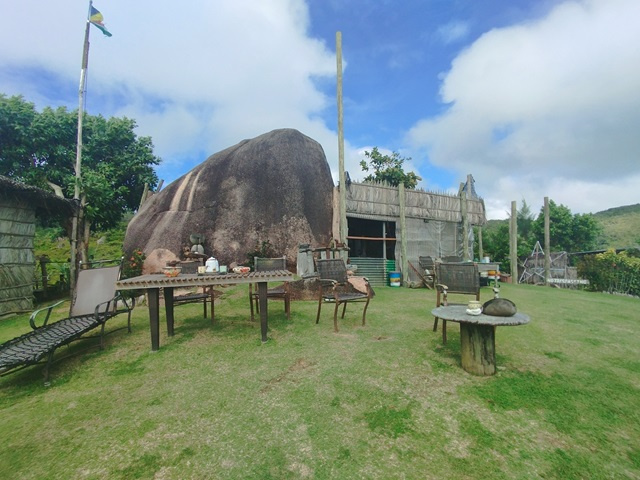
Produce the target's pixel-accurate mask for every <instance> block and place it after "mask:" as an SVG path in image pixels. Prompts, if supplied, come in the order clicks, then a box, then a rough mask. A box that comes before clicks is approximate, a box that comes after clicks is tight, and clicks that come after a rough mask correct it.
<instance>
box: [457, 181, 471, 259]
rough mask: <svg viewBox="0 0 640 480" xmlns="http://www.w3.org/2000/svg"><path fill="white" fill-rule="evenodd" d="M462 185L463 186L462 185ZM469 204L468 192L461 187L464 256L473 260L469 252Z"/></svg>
mask: <svg viewBox="0 0 640 480" xmlns="http://www.w3.org/2000/svg"><path fill="white" fill-rule="evenodd" d="M461 187H462V186H461ZM468 210H469V206H468V205H467V192H465V191H464V189H463V188H460V214H461V216H462V256H463V257H464V260H465V261H467V260H473V259H472V258H471V254H470V253H469V212H468Z"/></svg>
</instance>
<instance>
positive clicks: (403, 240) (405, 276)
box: [398, 183, 409, 286]
mask: <svg viewBox="0 0 640 480" xmlns="http://www.w3.org/2000/svg"><path fill="white" fill-rule="evenodd" d="M398 197H399V200H400V232H401V233H400V256H401V257H402V258H401V259H400V260H401V264H400V269H401V270H402V284H403V285H405V286H408V285H409V261H408V260H407V217H406V198H405V188H404V183H400V185H398Z"/></svg>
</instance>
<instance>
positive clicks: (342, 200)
mask: <svg viewBox="0 0 640 480" xmlns="http://www.w3.org/2000/svg"><path fill="white" fill-rule="evenodd" d="M336 64H337V70H338V82H337V83H338V86H337V97H338V170H339V172H338V175H339V181H340V190H339V193H340V197H339V208H340V232H339V235H340V241H341V242H344V243H345V245H346V244H347V236H348V235H349V232H348V224H347V180H346V175H345V171H344V121H343V111H342V32H336Z"/></svg>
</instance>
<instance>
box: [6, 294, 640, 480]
mask: <svg viewBox="0 0 640 480" xmlns="http://www.w3.org/2000/svg"><path fill="white" fill-rule="evenodd" d="M223 292H224V293H223V295H222V298H221V299H220V300H219V301H217V305H216V315H217V316H216V322H215V324H214V325H211V322H210V320H209V319H206V320H205V319H203V318H202V306H201V305H198V304H189V305H183V306H179V307H177V309H176V333H175V336H173V337H171V338H168V337H167V336H166V327H164V325H161V327H162V328H161V337H160V342H161V348H160V350H159V351H157V352H151V347H150V345H151V343H150V334H149V323H148V315H147V310H146V307H139V308H136V310H135V311H134V320H133V333H132V334H127V333H126V331H120V332H117V333H115V334H114V335H110V336H109V337H107V346H106V349H105V350H103V351H97V350H92V351H89V352H86V353H84V354H81V355H77V356H74V357H71V358H69V359H66V360H63V361H61V362H59V363H57V364H55V365H54V367H53V368H52V371H51V375H52V385H51V386H50V387H44V386H43V382H42V374H41V372H42V368H41V366H36V367H32V368H28V369H26V370H23V371H22V372H18V373H16V374H13V375H9V376H6V377H3V378H0V410H1V416H0V438H2V442H1V444H0V472H2V477H3V478H11V479H57V478H61V479H71V478H73V479H130V478H142V479H147V478H149V479H151V478H155V479H254V478H255V479H288V478H291V479H298V478H313V479H352V478H353V479H360V478H366V479H395V478H402V479H414V478H415V479H431V478H434V479H476V478H483V479H484V478H486V479H530V478H545V479H550V478H551V479H572V478H585V479H599V478H603V479H604V478H607V479H609V478H625V479H626V478H640V355H639V354H640V301H639V300H638V299H634V298H626V297H619V296H610V295H605V294H598V293H589V292H581V291H569V290H558V289H551V288H545V287H535V286H524V285H523V286H511V285H503V288H502V292H501V296H502V297H505V298H509V299H511V300H513V301H514V302H515V303H516V305H517V306H518V308H519V310H520V311H522V312H525V313H528V314H529V315H530V316H531V318H532V321H531V323H530V324H528V325H524V326H518V327H500V328H498V330H497V333H496V351H497V363H498V373H497V374H496V375H494V376H492V377H476V376H472V375H470V374H468V373H466V372H464V371H463V370H462V368H461V367H460V343H459V333H458V332H459V330H458V326H457V324H455V323H449V328H448V333H449V342H448V343H447V345H444V346H443V345H442V343H441V335H440V330H439V331H438V332H437V333H434V332H433V331H432V330H431V327H432V324H433V318H432V317H431V316H430V314H429V311H430V310H431V308H432V307H433V306H434V304H435V294H434V293H433V292H431V291H427V290H425V289H417V290H411V289H404V288H402V289H397V288H395V289H394V288H388V287H387V288H377V289H376V297H375V298H374V299H373V301H372V303H371V305H370V307H369V312H368V314H367V320H368V322H367V326H365V327H362V326H360V316H361V315H360V314H361V309H362V305H357V304H356V305H349V306H348V308H347V316H346V319H345V320H342V321H341V322H340V327H341V329H340V333H337V334H336V333H333V324H332V318H331V314H332V311H331V309H330V308H325V309H323V315H322V318H321V321H320V324H319V325H316V324H315V312H316V303H315V302H307V301H296V302H294V303H293V304H292V314H291V320H290V321H287V319H286V316H285V315H284V309H283V305H282V303H281V302H272V303H270V323H269V327H270V331H269V338H270V340H269V342H267V343H266V344H264V345H263V344H261V342H260V327H259V322H254V323H252V322H250V321H249V305H248V300H247V288H246V286H237V287H229V288H226V289H224V290H223ZM490 297H491V291H490V289H489V288H483V289H482V300H483V301H484V300H488V299H489V298H490ZM27 319H28V317H27V316H19V317H13V318H9V319H5V320H3V321H2V322H0V342H3V341H6V340H8V339H10V338H12V337H14V336H16V335H18V334H20V333H22V332H24V331H26V330H27V329H28V321H27ZM112 322H113V325H112V327H114V326H118V325H123V324H124V322H125V318H124V316H122V317H120V318H119V319H116V320H115V321H113V320H112ZM62 353H64V352H63V351H62Z"/></svg>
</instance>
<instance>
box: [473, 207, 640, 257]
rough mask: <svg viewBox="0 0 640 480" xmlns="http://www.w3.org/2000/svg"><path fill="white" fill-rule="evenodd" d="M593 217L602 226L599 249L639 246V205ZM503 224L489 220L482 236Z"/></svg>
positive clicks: (604, 212) (606, 211) (620, 208)
mask: <svg viewBox="0 0 640 480" xmlns="http://www.w3.org/2000/svg"><path fill="white" fill-rule="evenodd" d="M593 217H594V218H595V219H596V221H597V222H598V223H599V224H600V225H601V226H602V235H601V237H600V239H599V242H598V248H599V249H606V248H627V247H633V246H637V245H640V203H638V204H635V205H626V206H623V207H615V208H610V209H608V210H603V211H602V212H598V213H594V214H593ZM505 222H508V220H489V221H488V222H487V224H486V225H485V226H484V227H483V234H485V235H487V234H490V233H491V232H493V231H495V230H496V229H497V228H498V227H499V226H500V225H501V224H502V223H505Z"/></svg>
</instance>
